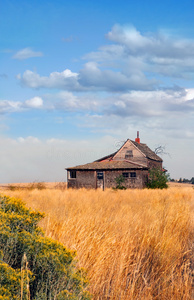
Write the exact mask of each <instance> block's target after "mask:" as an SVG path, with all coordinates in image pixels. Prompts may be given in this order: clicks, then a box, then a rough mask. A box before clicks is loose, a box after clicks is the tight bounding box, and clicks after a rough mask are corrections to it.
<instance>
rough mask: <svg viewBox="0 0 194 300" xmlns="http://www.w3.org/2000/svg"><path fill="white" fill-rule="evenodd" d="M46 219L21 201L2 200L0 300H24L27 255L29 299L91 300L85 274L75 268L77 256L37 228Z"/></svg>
mask: <svg viewBox="0 0 194 300" xmlns="http://www.w3.org/2000/svg"><path fill="white" fill-rule="evenodd" d="M43 217H44V214H42V213H40V212H34V211H32V210H31V209H28V208H26V206H25V205H24V203H23V202H22V201H21V200H19V199H15V198H9V197H7V196H0V273H1V275H0V299H4V300H6V299H14V300H15V299H21V292H22V293H23V291H21V289H23V288H22V287H21V286H23V279H22V278H21V272H20V269H21V262H22V258H23V256H24V254H25V255H26V257H27V258H26V259H27V269H28V270H29V271H28V270H27V275H25V276H27V277H28V276H29V294H30V299H35V300H47V299H56V300H62V299H71V300H73V299H83V300H84V299H90V295H89V293H88V292H87V290H86V286H87V280H86V276H85V274H84V271H83V270H81V269H78V268H76V260H75V255H76V253H75V252H74V251H70V250H68V249H67V248H65V247H64V246H63V244H60V243H59V242H57V241H54V240H52V239H50V238H47V237H44V233H43V231H42V229H41V228H40V227H38V225H37V224H38V222H39V221H40V220H41V219H42V218H43ZM21 282H22V284H21ZM25 288H26V287H24V294H25V293H27V291H25ZM1 297H2V298H1ZM25 299H26V298H25Z"/></svg>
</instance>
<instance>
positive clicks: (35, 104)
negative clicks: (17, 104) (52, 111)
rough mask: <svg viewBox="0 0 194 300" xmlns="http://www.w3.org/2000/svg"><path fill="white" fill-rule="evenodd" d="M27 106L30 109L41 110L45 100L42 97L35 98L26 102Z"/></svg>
mask: <svg viewBox="0 0 194 300" xmlns="http://www.w3.org/2000/svg"><path fill="white" fill-rule="evenodd" d="M25 106H26V107H29V108H40V107H42V106H43V100H42V98H41V97H34V98H32V99H29V100H26V101H25Z"/></svg>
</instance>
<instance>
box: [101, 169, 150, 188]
mask: <svg viewBox="0 0 194 300" xmlns="http://www.w3.org/2000/svg"><path fill="white" fill-rule="evenodd" d="M123 172H128V173H130V172H136V177H135V178H130V177H129V178H125V182H124V183H123V185H124V186H125V187H126V188H134V189H135V188H137V189H142V188H144V187H145V184H146V182H147V177H148V171H146V170H134V171H133V170H124V171H122V170H118V171H117V170H110V171H106V173H105V188H113V187H115V186H116V181H115V179H116V178H117V177H118V176H119V175H122V174H123Z"/></svg>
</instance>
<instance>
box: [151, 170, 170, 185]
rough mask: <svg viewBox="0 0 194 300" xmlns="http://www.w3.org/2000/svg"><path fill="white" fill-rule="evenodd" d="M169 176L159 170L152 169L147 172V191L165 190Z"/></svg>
mask: <svg viewBox="0 0 194 300" xmlns="http://www.w3.org/2000/svg"><path fill="white" fill-rule="evenodd" d="M168 179H169V174H166V173H165V172H164V171H163V170H161V169H159V168H152V169H150V170H149V176H148V182H147V188H149V189H166V188H168V185H167V182H168Z"/></svg>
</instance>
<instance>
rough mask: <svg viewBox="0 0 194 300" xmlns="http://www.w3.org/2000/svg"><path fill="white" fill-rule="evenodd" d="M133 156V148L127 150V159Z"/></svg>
mask: <svg viewBox="0 0 194 300" xmlns="http://www.w3.org/2000/svg"><path fill="white" fill-rule="evenodd" d="M131 157H133V151H132V150H127V151H126V152H125V159H130V158H131Z"/></svg>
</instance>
